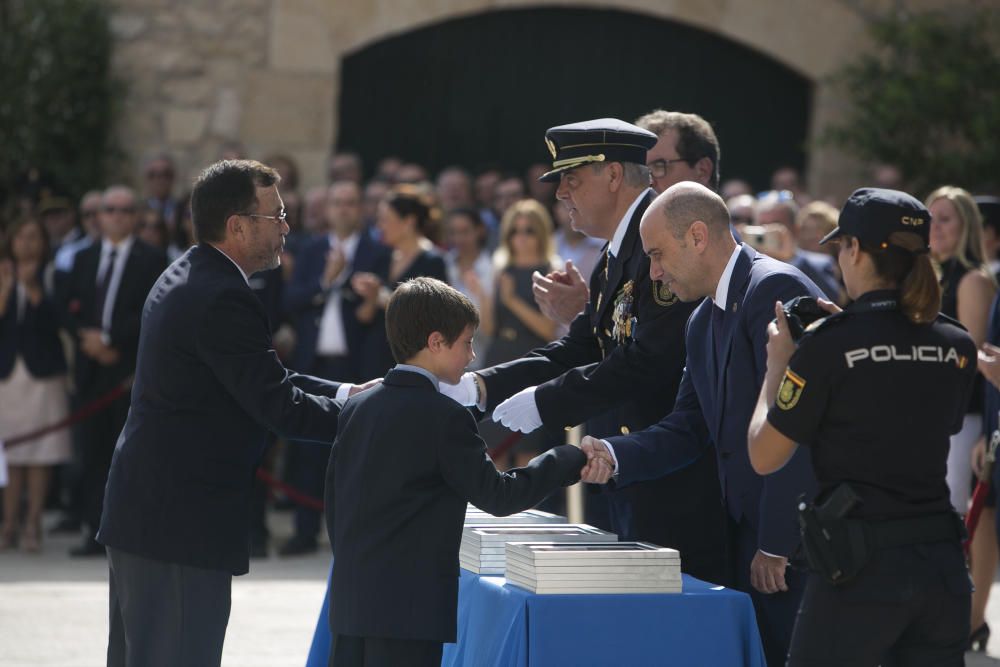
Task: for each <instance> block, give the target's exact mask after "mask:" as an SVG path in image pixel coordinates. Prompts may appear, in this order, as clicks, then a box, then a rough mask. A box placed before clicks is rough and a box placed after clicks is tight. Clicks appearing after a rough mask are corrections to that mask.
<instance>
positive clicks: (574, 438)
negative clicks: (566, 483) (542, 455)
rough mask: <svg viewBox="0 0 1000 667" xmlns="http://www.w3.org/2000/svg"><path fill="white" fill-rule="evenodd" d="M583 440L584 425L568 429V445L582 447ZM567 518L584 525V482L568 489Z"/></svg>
mask: <svg viewBox="0 0 1000 667" xmlns="http://www.w3.org/2000/svg"><path fill="white" fill-rule="evenodd" d="M581 440H583V424H578V425H577V426H574V427H573V428H571V429H566V444H567V445H573V446H575V447H579V446H580V441H581ZM566 518H567V519H569V522H570V523H583V482H577V483H576V484H574V485H573V486H570V487H567V488H566Z"/></svg>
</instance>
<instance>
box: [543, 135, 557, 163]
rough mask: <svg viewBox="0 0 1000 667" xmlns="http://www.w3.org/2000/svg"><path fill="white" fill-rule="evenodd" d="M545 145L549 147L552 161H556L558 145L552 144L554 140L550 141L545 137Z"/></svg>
mask: <svg viewBox="0 0 1000 667" xmlns="http://www.w3.org/2000/svg"><path fill="white" fill-rule="evenodd" d="M545 145H546V146H547V147H548V149H549V153H551V154H552V159H553V160H555V159H556V145H555V144H554V143H552V140H551V139H549V138H548V137H545Z"/></svg>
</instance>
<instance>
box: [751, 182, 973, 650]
mask: <svg viewBox="0 0 1000 667" xmlns="http://www.w3.org/2000/svg"><path fill="white" fill-rule="evenodd" d="M929 226H930V214H929V213H928V211H927V209H926V208H924V206H923V205H922V204H921V203H920V202H919V201H917V200H916V199H914V198H913V197H911V196H909V195H907V194H904V193H902V192H897V191H894V190H881V189H874V188H863V189H861V190H857V191H856V192H854V194H852V195H851V197H850V199H848V201H847V203H846V204H845V206H844V209H843V211H842V212H841V214H840V220H839V227H838V228H837V229H836V230H834V231H833V232H831V233H830V234H829V235H828V236H827V237H826V238H825V239H824V242H825V241H827V240H829V239H831V238H834V237H837V238H838V239H839V241H840V252H839V256H838V261H839V263H840V268H841V270H842V271H843V275H844V282H845V284H846V287H847V292H848V294H849V295H850V296H851V298H852V299H854V303H852V304H851V305H849V306H848V307H847V308H846V309H845V310H844V311H843V312H837V314H834V315H831V316H829V317H827V318H825V319H824V320H821V321H820V322H819V323H818V324H816V325H814V326H812V327H811V329H812V330H811V331H808V330H807V331H808V333H806V335H805V336H804V337H803V338H802V339H801V341H800V343H799V346H798V348H797V349H796V347H795V344H794V343H793V342H792V339H791V337H790V335H789V328H788V322H787V320H786V318H785V315H784V312H783V311H782V309H781V304H780V303H778V304H777V305H776V308H775V311H776V313H777V318H776V320H775V322H774V323H772V324H771V326H770V338H769V342H768V346H767V349H768V360H767V376H766V379H765V382H764V385H763V388H762V390H761V395H760V399H759V401H758V405H757V410H756V412H755V414H754V418H753V420H752V421H751V424H750V431H749V441H750V442H749V447H750V461H751V463H752V464H753V467H754V469H755V470H756V471H757V472H758V473H760V474H768V473H771V472H774V471H775V470H777V469H779V468H781V466H783V465H784V464H785V462H786V461H787V460H788V458H789V457H790V456H791V455H792V453H793V452H794V451H795V448H796V447H797V446H798V445H796V443H801V444H803V445H806V446H808V447H809V449H810V452H811V454H812V463H813V468H814V469H815V472H816V478H817V480H818V482H819V486H820V495H819V496H818V497H817V499H816V502H817V506H816V507H812V506H809V505H806V504H805V503H803V504H802V505H801V506H800V524H801V526H802V537H803V546H804V549H805V552H806V555H807V556H808V559H809V563H810V565H811V568H810V569H811V570H812V574H811V575H810V579H809V582H808V585H807V588H806V592H805V596H804V598H803V601H802V606H801V608H800V610H799V615H798V618H797V620H796V625H795V630H794V634H793V637H792V644H791V649H790V651H789V665H806V664H808V665H838V666H844V665H872V666H874V665H878V664H882V665H891V664H905V665H935V666H938V665H958V664H962V659H963V658H962V655H963V650H964V648H965V646H966V642H967V639H968V635H969V595H970V584H969V579H968V575H967V574H966V569H965V563H964V560H963V557H962V549H961V544H960V541H961V537H962V529H961V525H960V522H959V520H958V518H957V515H955V514H954V512H953V510H952V508H951V504H950V501H949V495H948V487H947V485H946V483H945V472H946V470H945V468H946V461H947V457H948V440H949V436H950V435H951V434H952V433H955V432H956V431H958V430H959V429H960V428H961V426H962V418H963V416H964V414H965V408H966V406H967V402H968V395H969V392H970V390H971V387H972V378H973V376H974V374H975V372H976V349H975V345H974V344H973V342H972V340H971V339H970V338H969V336H968V335H967V334H966V333H965V331H964V330H963V329H962V328H961V327H960V325H958V324H957V323H955V322H953V321H951V320H946V319H944V318H942V317H940V316H939V315H938V309H939V306H940V302H941V292H940V288H939V287H938V282H937V278H936V276H935V274H934V270H933V268H932V266H931V264H930V259H929V257H928V255H927V245H928V243H927V242H928V228H929ZM823 306H824V308H825V309H826V310H828V311H829V312H831V313H834V312H836V311H837V308H836V307H835V306H833V305H832V304H826V303H824V304H823Z"/></svg>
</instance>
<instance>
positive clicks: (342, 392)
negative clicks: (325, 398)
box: [337, 382, 354, 399]
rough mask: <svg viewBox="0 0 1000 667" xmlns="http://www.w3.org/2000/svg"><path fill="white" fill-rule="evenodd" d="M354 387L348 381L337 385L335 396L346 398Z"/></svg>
mask: <svg viewBox="0 0 1000 667" xmlns="http://www.w3.org/2000/svg"><path fill="white" fill-rule="evenodd" d="M352 389H354V385H353V384H351V383H350V382H345V383H343V384H342V385H340V386H339V387H337V398H341V399H343V398H348V397H349V396H350V395H351V390H352Z"/></svg>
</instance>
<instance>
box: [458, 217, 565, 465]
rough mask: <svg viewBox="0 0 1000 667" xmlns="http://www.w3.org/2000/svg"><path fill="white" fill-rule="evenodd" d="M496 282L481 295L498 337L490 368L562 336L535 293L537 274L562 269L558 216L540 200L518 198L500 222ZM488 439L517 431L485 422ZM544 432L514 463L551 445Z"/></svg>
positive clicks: (517, 452)
mask: <svg viewBox="0 0 1000 667" xmlns="http://www.w3.org/2000/svg"><path fill="white" fill-rule="evenodd" d="M493 265H494V268H495V271H496V274H495V276H496V280H495V282H496V285H495V287H494V289H493V293H492V294H487V293H482V294H480V295H478V298H479V299H480V303H482V307H481V309H480V314H479V317H480V321H479V322H480V324H479V329H480V331H482V332H484V333H485V334H487V335H488V336H492V337H493V342H492V343H491V345H490V349H489V351H488V352H487V353H486V360H485V362H484V363H483V366H484V367H489V366H494V365H496V364H500V363H503V362H505V361H510V360H512V359H517V358H519V357H522V356H524V355H525V354H527V353H528V352H530V351H531V350H533V349H535V348H536V347H541V346H543V345H546V344H547V343H549V342H551V341H552V340H553V339H555V337H556V323H555V322H553V321H552V320H550V319H549V318H547V317H546V316H545V315H543V314H542V311H541V310H539V308H538V305H537V304H536V303H535V298H534V295H533V294H532V291H531V275H532V274H533V273H534V272H535V271H538V272H539V273H541V274H542V275H545V274H547V273H549V272H550V271H553V270H555V269H557V268H559V265H560V261H559V258H558V257H557V256H556V254H555V239H554V236H553V226H552V218H551V217H550V216H549V213H548V211H547V210H546V209H545V207H544V206H542V205H541V204H539V203H538V202H537V201H535V200H534V199H522V200H520V201H518V202H515V203H514V204H512V205H511V206H510V207H508V208H507V211H506V212H505V213H504V215H503V218H502V219H501V221H500V244H499V246H498V247H497V250H496V252H495V253H494V254H493ZM481 427H482V429H481V430H482V433H483V438H484V439H485V440H486V441H487V443H489V444H490V445H493V446H495V445H497V444H499V443H500V442H502V441H503V440H505V439H506V438H507V437H509V436H510V433H511V431H509V430H508V429H506V428H504V427H503V426H501V425H499V424H496V423H494V422H488V423H487V422H484V423H483V424H482V425H481ZM545 444H546V442H545V435H544V432H543V431H536V432H534V433H531V434H528V435H525V436H522V437H521V439H520V440H519V441H518V442H517V444H516V445H515V446H514V448H513V450H512V454H513V455H512V457H511V460H510V462H509V463H510V466H511V467H518V466H522V465H524V463H526V462H527V461H528V460H530V459H531V458H533V457H534V456H536V455H537V454H538V453H539V452H541V451H542V449H543V448H544V447H545Z"/></svg>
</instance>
